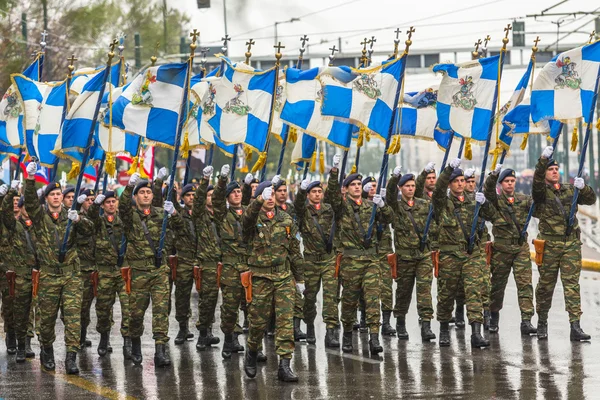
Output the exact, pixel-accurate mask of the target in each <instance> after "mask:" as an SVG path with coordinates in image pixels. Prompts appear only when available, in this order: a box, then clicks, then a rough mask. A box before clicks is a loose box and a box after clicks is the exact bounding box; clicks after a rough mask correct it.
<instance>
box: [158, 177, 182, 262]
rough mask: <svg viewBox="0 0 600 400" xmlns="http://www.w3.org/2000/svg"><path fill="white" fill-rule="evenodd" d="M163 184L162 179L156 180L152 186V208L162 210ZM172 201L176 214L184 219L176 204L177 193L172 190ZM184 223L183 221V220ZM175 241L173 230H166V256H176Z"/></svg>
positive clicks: (163, 199) (175, 235)
mask: <svg viewBox="0 0 600 400" xmlns="http://www.w3.org/2000/svg"><path fill="white" fill-rule="evenodd" d="M163 184H164V181H163V180H162V179H158V178H156V179H155V180H154V182H153V184H152V205H153V206H154V207H158V208H162V206H163V204H164V201H165V198H164V196H163V191H162V189H163ZM171 198H172V201H173V205H174V206H175V209H176V210H177V212H179V213H182V214H181V215H182V218H185V216H184V215H183V211H181V210H182V208H181V207H178V206H179V203H177V193H176V192H175V190H173V192H172V195H171ZM184 222H185V220H184ZM176 241H177V233H176V231H175V230H173V229H167V235H166V236H165V252H166V253H167V255H174V254H177V249H176V248H175V243H176Z"/></svg>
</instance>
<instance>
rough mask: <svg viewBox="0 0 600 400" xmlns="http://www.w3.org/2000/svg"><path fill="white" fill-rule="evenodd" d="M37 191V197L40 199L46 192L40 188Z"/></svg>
mask: <svg viewBox="0 0 600 400" xmlns="http://www.w3.org/2000/svg"><path fill="white" fill-rule="evenodd" d="M35 192H36V193H37V197H38V199H40V198H41V197H42V195H43V194H44V189H42V188H39V189H38V190H36V191H35Z"/></svg>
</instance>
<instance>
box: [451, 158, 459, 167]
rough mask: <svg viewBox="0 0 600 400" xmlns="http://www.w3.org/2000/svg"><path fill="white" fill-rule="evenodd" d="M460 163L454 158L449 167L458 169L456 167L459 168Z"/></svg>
mask: <svg viewBox="0 0 600 400" xmlns="http://www.w3.org/2000/svg"><path fill="white" fill-rule="evenodd" d="M460 162H461V160H460V158H455V159H454V160H452V161H450V166H451V167H452V168H458V167H460Z"/></svg>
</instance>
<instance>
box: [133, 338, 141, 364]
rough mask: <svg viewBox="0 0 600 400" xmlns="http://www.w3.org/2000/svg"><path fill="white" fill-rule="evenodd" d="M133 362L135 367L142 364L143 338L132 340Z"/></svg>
mask: <svg viewBox="0 0 600 400" xmlns="http://www.w3.org/2000/svg"><path fill="white" fill-rule="evenodd" d="M131 361H133V363H134V364H135V365H140V364H142V338H139V337H138V338H131Z"/></svg>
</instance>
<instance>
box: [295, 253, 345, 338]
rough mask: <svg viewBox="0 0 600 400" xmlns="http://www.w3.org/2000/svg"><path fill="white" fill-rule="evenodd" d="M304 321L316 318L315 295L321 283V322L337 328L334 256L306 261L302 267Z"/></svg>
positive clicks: (337, 311)
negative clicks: (327, 258)
mask: <svg viewBox="0 0 600 400" xmlns="http://www.w3.org/2000/svg"><path fill="white" fill-rule="evenodd" d="M304 281H305V285H306V290H305V291H304V322H306V323H307V324H312V323H314V322H315V319H316V318H317V295H318V294H319V290H320V289H321V284H323V312H322V315H323V322H325V325H326V327H327V328H328V329H329V328H337V327H338V326H339V324H340V322H339V309H338V304H339V299H338V293H337V290H338V279H337V278H336V277H335V257H334V258H331V259H329V260H325V261H312V262H310V261H307V262H306V263H305V267H304Z"/></svg>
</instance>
